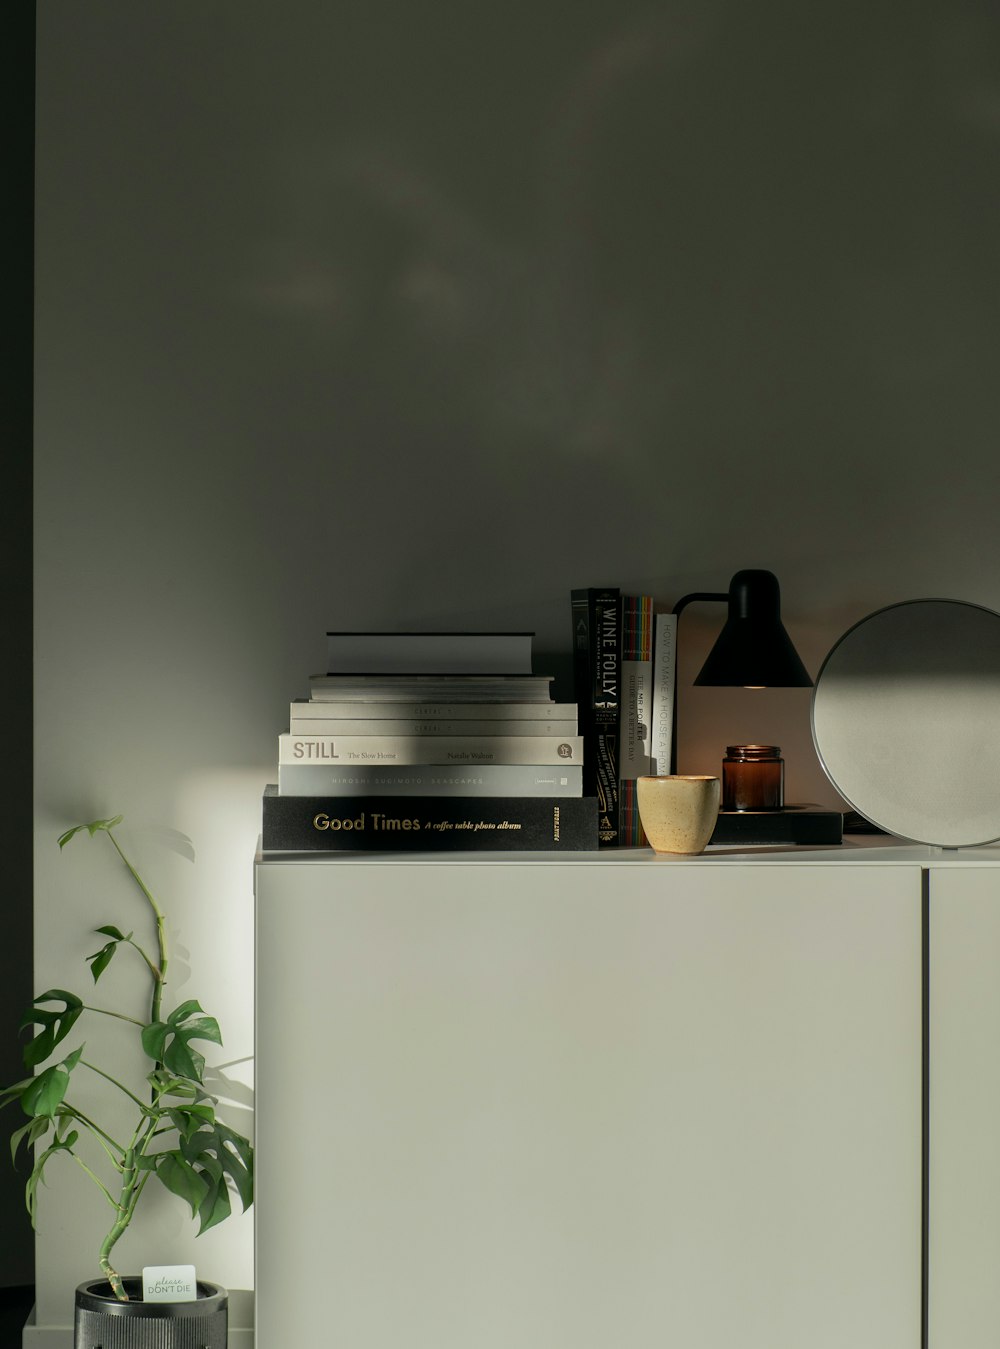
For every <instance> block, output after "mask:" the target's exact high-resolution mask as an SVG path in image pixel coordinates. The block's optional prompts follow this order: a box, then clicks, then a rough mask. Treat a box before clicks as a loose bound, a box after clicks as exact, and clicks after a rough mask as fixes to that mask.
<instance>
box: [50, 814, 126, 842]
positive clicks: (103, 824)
mask: <svg viewBox="0 0 1000 1349" xmlns="http://www.w3.org/2000/svg"><path fill="white" fill-rule="evenodd" d="M124 818H125V817H124V815H115V816H113V817H112V818H111V819H110V820H91V822H90V824H77V825H74V826H73V828H72V829H67V830H66V832H65V834H62V835H61V836H60V838H59V846H60V848H65V846H66V844H67V843H68V842H69V841H70V839H71V838H73V837H74V836H75V835H76V834H79V833H80V832H81V831H82V830H84V829H86V831H87V833H88V834H89V835H90V837H91V838H93V837H94V835H95V834H97V833H99V832H100V830H102V829H114V827H115V825H116V824H121V822H122V820H123V819H124Z"/></svg>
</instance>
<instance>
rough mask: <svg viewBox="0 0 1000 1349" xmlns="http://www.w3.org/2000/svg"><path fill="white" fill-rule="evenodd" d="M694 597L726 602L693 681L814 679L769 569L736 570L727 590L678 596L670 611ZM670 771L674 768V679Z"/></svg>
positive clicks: (782, 684)
mask: <svg viewBox="0 0 1000 1349" xmlns="http://www.w3.org/2000/svg"><path fill="white" fill-rule="evenodd" d="M696 601H699V602H700V601H706V602H712V601H714V602H720V603H721V602H725V603H727V604H728V605H729V614H728V616H727V618H726V622H725V626H724V627H723V629H722V631H721V632H720V633H719V635H718V637H717V638H716V640H715V645H714V646H713V647H712V649H711V651H710V652H709V653H708V659H707V660H706V661H705V664H704V665H703V666H702V668H701V673H700V674H699V675H698V678H697V679H696V680H695V681H694V682H695V684H696V685H699V686H701V687H706V686H707V687H715V688H719V687H722V688H757V689H760V688H809V687H811V686H812V682H813V681H812V680H811V679H810V678H809V675H808V673H807V671H806V667H805V666H804V665H803V664H802V661H801V660H800V659H799V655H798V652H797V651H796V650H795V647H794V646H793V645H792V643H791V639H790V638H789V636H788V633H787V632H786V631H785V629H784V625H783V624H782V622H781V591H780V589H779V587H778V578H777V577H776V576H775V575H774V573H773V572H769V571H756V570H746V571H738V572H737V573H736V575H735V576H734V577H733V579H732V580H731V581H730V582H729V590H728V591H724V592H718V591H698V590H696V591H693V592H692V593H691V594H690V595H684V596H683V597H682V598H681V599H679V600H678V601H677V603H676V604H675V605H674V610H673V611H674V613H675V614H677V615H679V614H680V613H681V611H682V610H683V609H686V608H687V606H688V605H689V604H693V603H695V602H696ZM679 626H680V621H679V619H678V627H679ZM679 646H680V643H679V642H678V648H679ZM670 771H671V773H676V772H677V680H676V679H675V681H674V729H673V736H672V737H671V750H670Z"/></svg>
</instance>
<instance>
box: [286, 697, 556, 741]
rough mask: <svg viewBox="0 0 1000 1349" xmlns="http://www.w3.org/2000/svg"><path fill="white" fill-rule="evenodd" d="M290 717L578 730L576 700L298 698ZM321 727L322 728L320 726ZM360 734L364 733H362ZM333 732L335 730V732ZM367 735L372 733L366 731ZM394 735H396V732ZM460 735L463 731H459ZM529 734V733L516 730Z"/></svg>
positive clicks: (294, 718)
mask: <svg viewBox="0 0 1000 1349" xmlns="http://www.w3.org/2000/svg"><path fill="white" fill-rule="evenodd" d="M289 716H290V719H291V720H292V721H296V722H299V723H302V722H305V721H306V720H310V721H320V720H324V721H330V720H353V721H357V722H360V721H365V722H377V721H383V720H394V721H413V720H420V721H459V720H461V721H500V722H507V721H511V720H516V721H521V722H524V721H538V722H542V723H543V724H544V723H545V722H549V723H551V724H553V725H555V723H557V722H569V721H571V722H573V729H574V733H575V731H576V720H577V704H576V703H553V702H543V703H522V702H506V703H499V702H498V703H464V702H455V703H452V702H448V701H444V702H433V701H431V702H428V701H417V702H396V701H393V702H378V703H367V702H358V701H356V700H354V699H348V700H342V699H341V700H337V699H334V698H332V697H331V698H322V699H319V698H297V699H296V700H295V701H294V702H293V703H291V704H290V705H289ZM317 730H321V728H320V727H317ZM359 733H360V732H359ZM331 734H332V732H331ZM364 734H368V733H367V732H364ZM391 734H395V732H392V733H391ZM456 734H459V733H458V732H456ZM515 734H526V732H515Z"/></svg>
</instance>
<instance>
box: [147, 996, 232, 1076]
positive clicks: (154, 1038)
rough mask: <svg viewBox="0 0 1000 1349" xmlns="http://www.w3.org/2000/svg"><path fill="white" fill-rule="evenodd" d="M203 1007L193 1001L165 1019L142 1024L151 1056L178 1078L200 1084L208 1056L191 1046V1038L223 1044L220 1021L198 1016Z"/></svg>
mask: <svg viewBox="0 0 1000 1349" xmlns="http://www.w3.org/2000/svg"><path fill="white" fill-rule="evenodd" d="M201 1010H202V1009H201V1007H200V1006H199V1004H198V1003H197V1002H194V1001H193V1000H192V1001H190V1002H186V1003H183V1004H182V1005H181V1006H180V1007H178V1008H177V1010H176V1011H175V1012H173V1013H172V1014H171V1015H170V1017H168V1019H167V1020H166V1021H153V1022H151V1023H150V1024H149V1025H148V1026H145V1027H143V1031H142V1047H143V1049H144V1050H145V1051H146V1053H147V1054H148V1055H149V1057H150V1058H151V1059H154V1060H155V1061H156V1062H157V1063H162V1064H164V1065H165V1066H166V1067H167V1068H169V1070H170V1071H171V1072H172V1073H174V1074H175V1075H176V1076H178V1077H185V1078H189V1079H191V1080H192V1081H194V1082H197V1083H200V1082H201V1079H202V1074H203V1073H204V1071H205V1059H204V1057H203V1056H202V1055H201V1054H199V1053H198V1052H197V1050H195V1049H193V1048H192V1047H191V1041H192V1040H211V1041H212V1043H213V1044H217V1045H221V1044H222V1034H221V1032H220V1031H219V1023H218V1022H217V1021H216V1019H215V1017H213V1016H196V1017H193V1016H192V1013H193V1012H195V1011H198V1012H200V1011H201Z"/></svg>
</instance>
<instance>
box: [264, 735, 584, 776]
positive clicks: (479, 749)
mask: <svg viewBox="0 0 1000 1349" xmlns="http://www.w3.org/2000/svg"><path fill="white" fill-rule="evenodd" d="M582 761H583V737H582V736H580V735H567V736H543V735H336V736H333V735H293V734H291V733H290V732H285V733H284V734H282V735H279V736H278V763H279V765H280V764H320V765H325V766H329V767H334V768H336V767H340V768H346V767H351V766H353V765H354V764H374V765H393V764H460V765H461V764H471V765H473V766H474V767H479V766H481V765H483V764H563V763H566V764H569V763H582Z"/></svg>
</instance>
